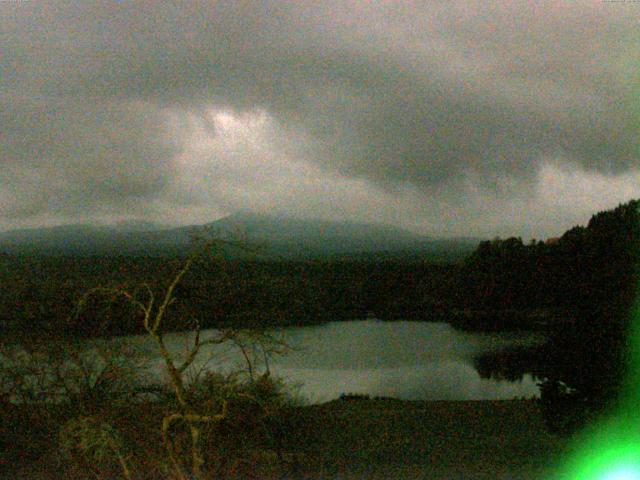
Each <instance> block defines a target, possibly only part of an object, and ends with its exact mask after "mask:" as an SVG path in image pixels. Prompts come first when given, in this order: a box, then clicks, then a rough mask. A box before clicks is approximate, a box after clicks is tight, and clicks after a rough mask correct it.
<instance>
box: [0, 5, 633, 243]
mask: <svg viewBox="0 0 640 480" xmlns="http://www.w3.org/2000/svg"><path fill="white" fill-rule="evenodd" d="M639 23H640V3H638V2H634V1H631V0H627V1H607V0H585V1H573V0H572V1H564V2H563V1H553V2H533V1H525V0H523V1H518V2H503V1H497V2H492V1H486V0H477V1H476V0H461V1H439V0H429V1H384V0H380V1H376V2H370V1H342V0H340V1H338V0H336V1H334V0H327V1H322V2H317V1H303V0H300V1H278V2H276V1H273V2H266V1H263V2H260V1H243V0H237V1H229V2H217V1H209V2H197V1H189V2H148V1H131V2H122V3H120V2H109V1H105V2H66V1H65V2H63V1H56V2H48V1H40V0H38V1H36V0H22V1H4V2H0V229H3V230H4V229H10V228H18V227H31V226H42V225H54V224H63V223H79V222H94V223H96V222H97V223H109V222H113V221H118V220H123V219H129V218H135V219H144V220H150V221H158V222H161V223H164V224H168V225H176V224H180V225H183V224H192V223H206V222H209V221H212V220H215V219H217V218H220V217H222V216H225V215H228V214H231V213H234V212H236V211H239V210H242V211H254V212H257V213H269V214H277V215H289V216H296V217H308V218H323V219H333V220H350V221H361V222H376V223H386V224H392V225H397V226H401V227H403V228H406V229H408V230H412V231H415V232H419V233H424V234H428V235H432V236H439V237H447V236H482V237H494V236H498V235H500V236H508V235H516V236H522V237H523V238H531V237H534V238H545V237H548V236H556V235H559V234H561V233H562V232H563V231H565V230H567V229H568V228H570V227H572V226H574V225H576V224H584V223H586V222H587V221H588V219H589V217H590V216H591V215H592V214H593V213H595V212H596V211H599V210H603V209H607V208H612V207H615V206H616V205H617V204H618V203H620V202H625V201H628V200H630V199H632V198H638V197H640V136H639V133H640V131H639V130H640V41H639V40H640V39H639V38H638V36H639V32H640V28H639V27H640V25H639Z"/></svg>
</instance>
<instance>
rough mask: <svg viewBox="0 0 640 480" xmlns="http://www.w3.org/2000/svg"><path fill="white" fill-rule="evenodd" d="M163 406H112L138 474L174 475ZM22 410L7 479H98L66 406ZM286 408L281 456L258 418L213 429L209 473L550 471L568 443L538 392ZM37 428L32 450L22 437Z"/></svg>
mask: <svg viewBox="0 0 640 480" xmlns="http://www.w3.org/2000/svg"><path fill="white" fill-rule="evenodd" d="M132 408H134V410H135V411H134V410H131V409H132ZM14 413H15V414H18V411H17V410H16V411H15V412H14ZM32 413H33V412H32ZM67 413H68V414H71V413H72V412H67ZM163 413H164V412H163V407H162V406H160V405H157V404H139V405H136V406H135V407H129V408H128V409H127V411H113V412H110V413H109V414H108V415H107V417H110V418H109V419H110V421H111V423H112V424H113V425H114V426H115V427H116V429H118V430H119V431H121V432H122V436H123V438H124V439H125V440H126V442H127V443H128V444H130V445H131V446H132V449H131V451H136V452H139V453H138V454H137V455H135V456H133V457H132V458H130V464H131V467H132V472H133V478H170V477H167V476H165V473H164V472H163V469H162V468H161V466H160V465H161V463H162V462H161V459H162V456H163V455H164V451H163V450H162V447H161V439H160V431H159V428H158V425H159V422H160V421H161V418H162V415H163ZM21 415H22V418H23V421H25V422H31V423H30V425H29V427H28V428H27V426H26V425H23V427H24V430H25V432H22V433H21V432H18V431H16V432H13V435H14V436H15V438H14V439H12V440H10V441H9V442H7V444H6V445H5V448H7V447H8V448H9V449H13V450H10V451H9V450H7V454H6V455H7V456H6V457H5V459H4V460H5V464H4V473H3V475H4V476H5V477H6V478H8V477H13V478H25V479H41V478H42V479H58V478H91V476H92V474H91V471H90V470H91V468H94V469H95V468H97V467H96V466H95V465H93V466H89V465H84V466H83V465H82V464H81V463H78V462H70V461H68V460H65V459H64V458H62V457H61V456H60V453H59V450H58V447H57V445H56V444H55V439H56V438H57V434H56V432H55V431H54V430H55V428H56V425H58V424H59V423H60V421H61V419H62V417H64V416H65V415H66V413H65V412H58V415H57V416H56V415H54V416H49V417H46V416H42V415H40V416H33V415H32V416H29V415H26V414H25V412H24V411H23V412H22V413H21ZM283 415H284V417H285V418H286V419H287V421H286V422H285V424H283V426H282V428H281V429H280V431H279V435H280V437H281V438H280V439H279V440H280V441H281V448H282V454H281V456H280V458H278V457H277V454H276V453H275V452H274V451H273V449H272V448H271V447H268V446H266V445H267V444H268V443H269V442H266V443H265V441H264V439H262V440H261V439H259V438H257V437H256V436H255V433H254V431H253V430H252V429H251V426H250V425H247V426H246V429H245V430H244V431H242V430H238V431H234V432H226V433H225V432H224V428H222V430H220V429H218V430H217V431H215V432H209V433H210V435H208V436H207V438H206V441H207V442H208V443H207V446H208V451H209V452H211V453H210V458H209V459H208V460H209V461H210V465H211V468H210V470H209V471H208V472H207V475H208V476H207V477H206V478H305V479H329V478H331V479H337V478H341V479H343V478H353V479H356V478H358V479H362V478H365V479H368V478H372V479H378V478H379V479H382V478H385V479H386V478H407V479H409V478H416V479H418V478H420V479H422V478H424V479H427V478H428V479H454V478H464V479H485V478H486V479H496V478H497V479H500V478H503V479H540V478H548V475H549V472H550V471H551V468H552V466H553V464H554V463H555V462H556V461H557V460H558V459H559V458H561V457H562V455H563V452H564V451H565V450H566V439H563V438H560V437H557V436H554V435H552V434H550V433H549V432H548V431H547V430H546V429H545V426H544V423H543V420H542V417H541V415H540V411H539V409H538V405H537V403H536V402H535V401H526V400H518V401H515V400H514V401H453V402H450V401H442V402H407V401H399V400H365V399H359V400H335V401H332V402H328V403H325V404H322V405H314V406H305V407H295V408H292V409H291V410H289V411H287V412H283ZM47 419H48V420H47ZM14 420H15V419H14ZM18 424H19V423H18ZM27 430H30V431H31V433H29V436H30V439H29V442H27V443H26V444H25V445H30V448H31V451H30V452H28V451H27V450H25V449H24V448H23V447H24V445H21V439H20V435H21V434H25V433H26V432H27ZM3 433H5V435H6V433H10V432H3ZM5 438H9V437H6V436H5ZM22 440H24V439H22ZM209 443H210V444H209ZM18 448H20V451H17V450H16V449H18ZM214 450H215V452H216V453H215V454H214V453H212V452H213V451H214ZM140 452H142V453H140ZM116 467H117V466H114V465H111V466H109V465H107V464H105V466H104V467H102V470H101V471H100V472H99V473H101V474H103V475H104V477H103V478H119V477H118V476H117V475H118V469H117V468H116ZM94 473H95V472H94ZM216 475H217V476H216Z"/></svg>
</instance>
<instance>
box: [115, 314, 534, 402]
mask: <svg viewBox="0 0 640 480" xmlns="http://www.w3.org/2000/svg"><path fill="white" fill-rule="evenodd" d="M214 333H215V331H204V332H202V338H203V339H206V338H207V336H208V335H213V334H214ZM282 336H283V338H284V340H286V342H287V343H288V344H289V345H290V346H291V347H292V348H293V351H292V352H291V353H289V354H288V355H286V356H282V357H277V358H273V359H272V360H271V372H272V373H273V374H275V375H277V376H280V377H282V378H283V379H285V380H286V381H287V382H288V383H290V384H292V385H298V387H299V393H300V394H301V395H302V397H303V398H304V399H306V400H307V401H308V402H312V403H315V402H322V401H327V400H330V399H333V398H337V397H339V396H340V394H342V393H359V394H369V395H371V396H391V397H397V398H402V399H408V400H487V399H511V398H514V397H532V396H538V394H539V391H538V387H537V386H536V383H535V381H534V380H533V379H532V378H531V376H529V375H524V377H523V378H522V380H521V381H517V382H507V381H497V380H490V379H483V378H481V377H480V375H479V374H478V373H477V371H476V370H475V369H474V366H473V359H474V357H476V356H478V355H483V354H488V353H494V352H497V351H500V350H504V349H507V348H509V347H514V346H534V345H536V344H537V343H540V342H541V341H542V340H543V339H542V338H541V337H540V336H538V335H534V334H522V333H509V334H493V333H492V334H478V333H466V332H459V331H457V330H454V329H453V328H452V327H451V326H450V325H448V324H445V323H428V322H413V321H395V322H384V321H380V320H361V321H348V322H332V323H328V324H323V325H314V326H306V327H290V328H286V329H284V330H282ZM165 339H166V342H167V345H168V346H169V348H170V350H171V351H172V352H173V353H174V354H176V355H179V354H180V353H181V351H183V350H184V348H185V345H188V343H189V342H190V341H192V339H193V334H192V333H179V334H170V335H167V336H166V337H165ZM120 341H125V342H126V343H127V344H131V345H132V346H135V348H136V350H138V351H140V352H142V355H143V356H145V357H146V359H147V360H148V361H150V367H149V375H150V376H151V377H154V376H155V377H156V378H150V381H155V380H158V379H160V378H161V374H160V372H162V371H163V363H162V360H161V358H160V357H159V355H157V354H156V351H155V346H154V345H153V343H152V342H151V341H150V339H148V338H146V337H144V336H141V337H128V338H127V339H125V340H120ZM242 365H243V360H242V355H241V353H240V351H239V350H238V349H236V348H234V347H231V346H215V347H213V346H207V347H206V348H203V350H202V351H201V354H200V357H199V361H198V362H197V363H196V364H194V370H193V371H196V370H198V369H201V368H209V369H213V370H221V371H230V370H232V369H234V368H238V367H240V366H242Z"/></svg>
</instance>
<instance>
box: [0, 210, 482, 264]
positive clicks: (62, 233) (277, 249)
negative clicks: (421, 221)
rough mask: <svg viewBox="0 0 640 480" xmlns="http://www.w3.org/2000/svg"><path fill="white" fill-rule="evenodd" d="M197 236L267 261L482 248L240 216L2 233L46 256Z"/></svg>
mask: <svg viewBox="0 0 640 480" xmlns="http://www.w3.org/2000/svg"><path fill="white" fill-rule="evenodd" d="M194 236H196V237H200V238H211V237H213V238H215V237H219V238H225V239H236V240H241V241H244V242H247V243H249V244H256V245H258V246H259V250H260V252H261V255H262V256H266V257H275V258H289V259H291V258H310V257H313V258H317V257H344V256H348V257H349V258H372V257H373V258H381V257H383V258H390V257H391V258H397V257H403V258H405V257H416V256H417V257H424V256H426V257H430V258H431V257H433V258H437V259H440V260H447V259H456V258H460V257H462V256H464V255H466V254H468V253H470V252H471V251H472V250H473V249H474V248H475V246H476V245H477V243H478V241H477V240H475V239H451V240H449V239H431V238H429V237H425V236H421V235H417V234H414V233H411V232H409V231H407V230H403V229H401V228H398V227H394V226H389V225H381V224H367V223H356V222H334V221H326V220H307V219H298V218H290V217H281V216H280V217H279V216H270V215H257V214H251V213H239V214H235V215H231V216H228V217H225V218H222V219H220V220H217V221H215V222H211V223H208V224H205V225H191V226H185V227H178V228H166V227H165V228H163V227H162V226H159V225H157V224H153V223H148V222H121V223H119V224H116V225H111V226H92V225H63V226H57V227H48V228H35V229H23V230H13V231H9V232H3V233H0V251H3V252H6V253H28V254H44V255H53V254H82V255H103V254H124V255H161V254H169V255H171V254H178V253H184V252H186V251H188V250H189V247H190V245H191V241H192V238H193V237H194ZM227 253H228V254H229V255H232V256H237V255H238V254H239V252H238V251H235V252H233V251H229V252H227Z"/></svg>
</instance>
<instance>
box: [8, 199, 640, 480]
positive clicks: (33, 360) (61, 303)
mask: <svg viewBox="0 0 640 480" xmlns="http://www.w3.org/2000/svg"><path fill="white" fill-rule="evenodd" d="M639 206H640V202H638V201H633V202H630V203H628V204H625V205H621V206H619V207H618V208H616V209H615V210H612V211H607V212H601V213H598V214H597V215H594V217H593V218H592V219H591V221H590V222H589V224H588V225H587V226H586V227H575V228H573V229H571V230H569V231H568V232H566V233H565V234H564V235H563V236H562V237H560V238H558V239H553V240H551V241H546V242H541V241H539V242H536V241H532V242H530V243H528V244H524V243H523V242H522V241H521V240H520V239H517V238H510V239H506V240H500V239H496V240H493V241H485V242H482V243H480V245H479V246H478V248H477V249H476V250H475V251H474V252H473V254H471V255H470V256H469V257H468V258H466V259H465V260H464V261H460V262H457V263H434V262H429V261H426V260H424V259H421V260H417V259H415V258H410V257H407V258H399V257H395V258H393V259H380V258H379V257H375V256H371V257H366V256H365V257H359V258H357V259H356V258H340V259H337V258H333V259H316V260H299V261H291V260H288V261H284V260H282V261H273V260H269V261H266V260H260V258H259V257H258V256H256V257H255V258H254V259H252V260H247V259H242V260H239V259H235V260H234V259H229V258H227V257H225V255H224V254H223V253H222V254H221V253H220V252H218V254H215V252H214V254H213V255H209V254H207V255H196V256H188V257H185V256H182V257H171V258H169V257H166V258H163V257H126V256H122V257H114V256H111V257H82V256H63V257H25V256H14V255H3V256H2V257H1V258H0V276H1V277H0V278H1V280H2V285H3V289H2V297H1V298H0V326H1V328H2V331H3V334H4V338H5V342H4V343H3V345H2V352H0V353H2V364H1V367H2V369H1V370H2V372H1V373H2V375H0V377H1V380H2V383H1V384H0V386H1V387H2V391H1V393H2V399H0V400H1V401H0V406H1V408H2V412H1V413H2V415H3V418H4V419H6V420H5V421H4V422H3V423H2V427H1V428H2V429H3V431H2V432H0V438H1V439H2V442H4V445H2V451H3V452H4V453H3V457H2V459H1V460H2V462H3V466H2V468H4V469H5V471H7V472H14V473H13V474H15V472H17V471H20V472H21V473H20V475H21V476H22V477H24V478H28V475H31V473H29V468H34V469H36V470H34V471H37V472H39V473H38V475H41V477H37V476H36V477H35V478H91V477H95V478H118V477H120V478H177V479H180V480H184V479H186V478H194V477H195V478H203V479H204V478H282V477H284V478H287V477H289V478H295V476H296V475H299V476H300V478H327V477H330V476H336V477H340V478H343V477H347V478H348V477H349V476H351V477H352V478H362V476H365V477H370V478H375V477H376V476H377V477H379V478H390V477H394V476H396V475H394V474H393V472H396V473H397V472H400V473H398V476H400V475H405V476H406V477H407V478H417V477H420V476H421V475H423V474H425V475H426V474H427V473H425V472H435V473H433V475H432V477H433V478H451V477H450V476H447V475H451V472H452V471H453V472H455V470H451V468H455V467H453V466H451V465H453V463H452V462H453V460H451V457H450V456H451V455H453V456H455V457H456V460H455V462H457V465H463V464H464V465H468V466H470V467H468V468H471V469H473V471H474V472H475V473H474V474H475V475H477V478H485V477H482V472H483V470H482V468H483V467H482V462H483V461H484V460H483V459H485V457H486V458H487V459H489V458H492V459H493V460H494V461H495V460H496V458H498V459H499V458H500V457H496V456H495V455H497V454H496V453H495V452H496V450H495V448H494V446H495V444H497V445H501V446H503V447H504V449H503V450H502V451H503V452H509V453H508V455H509V456H510V458H511V459H513V458H519V459H525V460H526V461H525V460H523V462H524V463H527V462H530V463H531V462H533V463H531V464H530V465H528V466H525V467H522V465H521V467H522V468H525V470H526V469H530V470H531V471H538V470H539V469H540V468H542V466H541V465H539V464H536V465H534V463H535V459H538V458H544V455H546V453H545V452H546V450H545V449H546V448H547V446H548V445H552V444H553V442H554V441H555V440H550V439H551V438H555V437H550V436H548V434H547V433H544V431H543V425H542V419H543V418H544V420H545V424H546V426H547V427H548V428H549V429H550V430H551V431H553V432H561V433H570V432H572V431H574V430H575V429H577V428H579V427H580V426H582V425H584V423H585V422H588V421H590V420H593V419H594V418H596V417H597V416H598V415H600V414H601V413H602V412H605V411H606V410H607V409H608V408H610V407H611V406H612V405H614V404H615V401H616V398H617V397H618V395H619V392H620V388H621V385H622V382H623V379H624V377H625V375H626V373H627V371H626V369H627V366H628V363H629V361H628V352H629V345H628V344H627V341H628V335H627V333H628V330H629V327H630V321H631V318H632V315H631V312H632V307H633V303H634V299H635V294H636V281H637V278H638V272H639V270H638V239H639V238H640V213H639ZM208 252H209V253H211V249H209V250H208ZM368 316H375V317H378V318H385V319H389V320H392V319H396V318H404V319H407V318H411V319H423V320H433V321H449V322H450V323H452V324H453V325H454V326H456V327H458V328H462V329H471V330H492V331H500V330H505V329H539V330H544V331H545V332H546V333H547V335H548V337H549V342H548V343H547V344H546V345H544V346H542V347H540V348H539V349H537V350H533V351H531V350H519V351H518V350H514V351H508V352H498V354H496V355H493V356H491V357H484V358H478V359H476V368H477V369H478V371H479V372H480V374H481V375H483V376H486V377H499V378H507V379H516V378H519V377H520V376H522V374H523V373H532V374H533V375H534V376H535V377H536V378H537V379H538V380H539V381H540V385H541V395H542V397H541V399H540V401H539V402H538V403H536V404H535V405H534V404H533V403H527V402H524V403H523V402H520V403H483V404H476V403H468V402H461V403H459V404H452V403H426V404H419V405H418V404H413V403H407V402H396V401H393V400H389V399H379V400H375V401H370V400H366V399H361V398H355V397H354V398H351V397H349V396H345V398H344V399H343V400H342V403H340V402H337V403H331V404H329V405H324V406H314V407H303V406H300V405H297V404H296V403H295V402H294V401H293V400H292V399H291V398H290V397H289V395H288V394H287V393H286V391H285V390H284V389H283V388H282V385H281V384H280V383H279V382H278V381H277V379H274V378H272V377H271V375H270V373H269V370H268V357H269V356H270V355H277V354H280V353H283V352H284V351H285V350H286V345H282V344H280V343H278V340H277V339H276V338H274V337H272V336H270V334H269V331H268V330H265V329H266V327H270V326H276V325H277V326H285V325H299V324H307V323H312V322H322V321H328V320H340V319H353V318H362V317H368ZM206 327H216V328H217V329H218V333H217V334H216V335H217V336H215V337H214V338H208V339H204V337H203V339H202V340H201V339H200V336H199V335H196V337H195V340H194V343H193V345H191V346H190V347H189V349H188V350H187V352H186V354H185V356H184V357H182V358H177V357H174V356H172V354H170V353H169V352H168V351H166V349H165V347H164V344H163V335H164V334H165V333H166V332H168V331H172V330H185V329H189V330H193V329H196V330H198V331H200V329H204V328H206ZM129 333H143V334H146V335H150V336H151V338H152V339H153V340H154V342H155V343H154V344H155V345H156V347H157V348H158V351H159V353H160V354H161V357H162V359H163V362H164V366H165V370H166V375H167V378H168V383H167V384H168V387H166V386H165V387H162V386H158V385H146V386H145V388H141V387H140V386H141V385H143V384H144V382H140V381H139V378H137V377H139V376H140V375H142V374H143V372H144V369H143V368H142V367H141V366H139V365H136V363H135V355H134V354H133V353H132V352H119V351H113V350H108V351H105V350H100V348H99V345H100V343H99V341H98V340H96V337H101V336H113V335H122V334H129ZM81 338H82V339H84V340H80V339H81ZM7 339H8V340H9V341H7ZM87 341H90V342H95V343H93V345H95V350H94V352H93V353H92V355H90V356H87V355H86V354H85V353H83V350H82V348H84V347H80V346H79V345H86V342H87ZM212 341H213V342H216V343H222V342H232V343H233V344H234V345H236V346H237V347H238V348H240V349H241V350H242V352H243V354H245V359H246V360H247V366H246V369H245V370H243V371H241V372H236V373H235V374H234V375H233V376H231V377H221V376H219V375H204V374H201V375H200V376H196V378H189V377H188V375H191V372H192V371H191V370H190V367H191V366H192V364H193V361H194V358H196V357H197V356H198V354H199V348H200V346H201V345H203V344H204V343H205V342H212ZM83 342H84V343H83ZM16 344H20V347H19V348H16V347H15V345H16ZM256 347H257V349H256ZM255 352H259V353H260V355H258V356H253V357H252V356H251V355H255ZM260 362H262V363H260ZM43 365H44V366H45V367H43ZM259 365H261V367H260V368H258V367H259ZM478 409H479V410H478ZM504 409H507V410H504ZM538 409H539V410H538ZM474 412H475V414H476V415H475V417H474ZM527 412H528V413H527ZM533 412H535V413H533ZM539 412H541V414H542V415H539V414H538V413H539ZM436 414H437V415H442V416H443V417H442V418H438V419H437V420H436V417H434V415H436ZM522 415H524V417H523V416H522ZM525 417H526V418H525ZM496 418H500V421H498V420H496ZM510 418H512V419H516V420H513V421H514V422H516V423H517V425H516V424H515V423H514V424H513V425H511V426H510V427H509V432H507V431H506V430H505V429H504V427H502V426H501V424H500V422H503V421H506V422H507V423H508V422H509V421H511V420H509V419H510ZM505 419H506V420H505ZM434 422H436V423H434ZM518 422H520V423H518ZM514 432H519V433H517V435H521V437H518V438H521V440H517V438H515V437H513V435H514ZM333 437H335V440H333ZM522 438H526V439H527V440H526V441H525V440H522ZM519 441H522V442H524V443H522V444H520V443H518V442H519ZM478 442H479V443H478ZM549 442H550V443H549ZM488 445H493V446H491V447H489V446H488ZM554 448H555V447H554ZM447 455H449V456H447ZM487 461H488V460H487ZM509 461H511V460H505V462H506V463H504V464H502V463H500V462H501V460H500V461H498V463H500V465H502V467H500V466H498V467H496V466H495V465H496V463H493V464H491V465H493V466H492V467H491V468H493V469H495V468H504V469H507V470H508V469H509V468H510V467H509V466H508V465H509ZM447 462H449V463H447ZM28 465H31V467H27V466H28ZM442 465H450V469H449V470H447V468H449V467H446V468H445V467H443V466H442ZM460 468H463V467H460ZM464 468H467V467H464ZM25 469H26V470H25ZM412 469H414V470H412ZM438 469H441V470H438ZM45 471H46V472H48V473H46V475H50V477H46V476H45ZM505 471H506V470H505ZM381 472H382V473H381ZM385 472H386V473H385ZM486 473H487V475H488V476H486V478H495V475H494V474H493V475H492V474H491V472H486ZM493 473H495V472H493ZM56 475H58V476H56ZM305 475H306V476H307V477H305ZM385 475H386V476H385ZM438 475H440V477H438ZM455 475H456V476H458V477H460V476H462V478H474V477H473V476H472V474H471V473H470V472H467V474H463V473H460V474H455ZM524 478H526V477H524ZM531 478H539V477H536V476H533V477H531Z"/></svg>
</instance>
